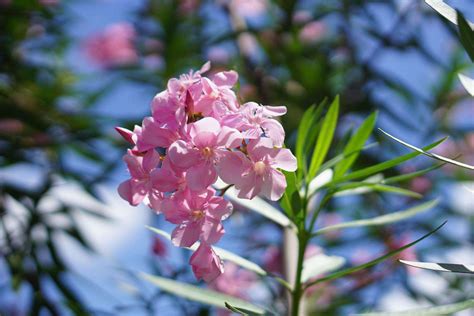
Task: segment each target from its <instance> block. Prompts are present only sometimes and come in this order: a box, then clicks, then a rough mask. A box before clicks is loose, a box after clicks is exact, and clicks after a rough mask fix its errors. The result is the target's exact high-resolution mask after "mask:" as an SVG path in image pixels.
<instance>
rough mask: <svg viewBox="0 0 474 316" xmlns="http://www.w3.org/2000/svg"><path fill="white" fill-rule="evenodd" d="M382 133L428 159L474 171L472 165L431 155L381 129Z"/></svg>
mask: <svg viewBox="0 0 474 316" xmlns="http://www.w3.org/2000/svg"><path fill="white" fill-rule="evenodd" d="M380 131H381V132H382V133H384V134H385V135H387V136H388V137H390V138H392V139H394V140H396V141H397V142H399V143H400V144H402V145H404V146H406V147H408V148H410V149H413V150H415V151H417V152H419V153H421V154H423V155H425V156H428V157H431V158H433V159H437V160H441V161H443V162H447V163H450V164H452V165H456V166H459V167H462V168H466V169H470V170H474V166H471V165H468V164H465V163H462V162H459V161H456V160H452V159H449V158H446V157H443V156H440V155H437V154H433V153H430V152H427V151H424V150H423V149H421V148H418V147H416V146H413V145H410V144H408V143H406V142H404V141H402V140H401V139H398V138H396V137H395V136H392V135H390V134H389V133H387V132H385V131H384V130H382V129H380Z"/></svg>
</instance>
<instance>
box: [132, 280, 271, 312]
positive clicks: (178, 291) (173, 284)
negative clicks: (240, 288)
mask: <svg viewBox="0 0 474 316" xmlns="http://www.w3.org/2000/svg"><path fill="white" fill-rule="evenodd" d="M140 276H141V277H142V278H143V279H145V280H147V281H149V282H151V283H153V284H154V285H156V286H158V287H159V288H160V289H161V290H162V291H165V292H168V293H171V294H174V295H177V296H180V297H183V298H185V299H188V300H191V301H195V302H200V303H203V304H207V305H212V306H217V307H221V308H226V306H225V303H226V302H228V303H229V304H231V305H232V306H235V307H236V308H242V309H245V310H248V311H251V312H252V313H255V314H257V315H263V314H265V310H264V309H263V308H261V307H258V306H256V305H254V304H251V303H249V302H246V301H244V300H242V299H239V298H236V297H232V296H229V295H225V294H222V293H219V292H216V291H212V290H209V289H205V288H202V287H198V286H194V285H191V284H187V283H182V282H178V281H173V280H170V279H166V278H162V277H158V276H153V275H149V274H146V273H140Z"/></svg>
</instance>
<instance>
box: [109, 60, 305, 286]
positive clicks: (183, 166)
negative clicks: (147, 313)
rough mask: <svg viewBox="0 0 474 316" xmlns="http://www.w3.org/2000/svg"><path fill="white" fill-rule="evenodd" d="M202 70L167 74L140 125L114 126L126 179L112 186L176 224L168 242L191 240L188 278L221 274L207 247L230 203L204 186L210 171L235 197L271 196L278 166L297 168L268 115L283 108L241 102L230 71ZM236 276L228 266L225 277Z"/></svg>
mask: <svg viewBox="0 0 474 316" xmlns="http://www.w3.org/2000/svg"><path fill="white" fill-rule="evenodd" d="M209 68H210V64H209V63H206V64H204V65H203V66H202V67H201V69H200V70H198V71H195V72H193V71H190V72H189V73H188V74H184V75H181V76H180V77H179V78H173V79H170V80H169V81H168V84H167V88H166V90H164V91H162V92H160V93H158V94H157V95H156V96H155V97H154V98H153V101H152V104H151V116H150V117H145V118H144V119H143V122H142V125H141V126H135V128H134V130H133V131H130V130H128V129H125V128H121V127H117V128H116V130H117V132H118V133H119V134H120V135H121V136H122V137H123V138H124V139H125V140H126V141H127V142H128V143H130V144H131V145H132V146H133V147H132V149H129V150H128V152H127V154H126V155H125V156H124V161H125V162H126V164H127V166H128V169H129V171H130V179H129V180H127V181H124V182H123V183H121V184H120V185H119V188H118V191H119V194H120V196H121V197H122V198H123V199H125V200H127V201H128V202H129V203H130V204H132V205H138V204H139V203H141V202H144V203H145V204H147V205H148V206H149V207H150V208H152V209H153V210H155V211H156V212H157V213H160V212H163V213H164V216H165V219H166V220H167V221H169V222H171V223H173V224H176V227H175V229H174V230H173V232H172V236H171V237H172V241H173V243H174V244H175V245H177V246H180V247H190V246H192V245H194V244H195V243H196V242H198V241H199V242H200V243H201V244H200V246H199V248H198V249H197V250H196V252H195V253H194V254H193V256H192V257H191V262H190V263H191V266H192V269H193V271H194V273H195V275H196V277H197V278H198V279H204V280H205V281H206V282H210V281H212V280H214V279H215V278H216V277H218V276H219V275H220V274H222V272H223V269H224V268H223V266H222V263H221V261H220V259H219V258H218V257H217V255H216V254H215V252H214V251H213V250H212V248H211V246H210V245H212V244H214V243H217V242H218V241H219V240H220V239H221V237H222V235H223V234H224V227H223V225H222V221H223V220H225V219H226V218H227V217H228V216H229V215H230V213H231V212H232V204H231V203H230V202H228V201H226V200H225V199H224V198H223V197H221V196H218V195H216V191H215V190H214V189H212V187H211V186H212V184H214V183H215V182H216V180H217V178H218V176H220V177H221V179H222V180H224V181H225V182H227V183H228V184H233V185H235V188H236V190H237V192H238V195H239V197H242V198H248V199H252V198H253V197H255V196H256V195H258V194H260V193H261V194H262V195H263V196H265V197H267V198H269V199H271V200H278V199H279V198H280V197H281V196H282V194H283V192H284V191H285V188H286V180H285V176H284V175H283V174H282V173H281V171H280V170H279V169H283V170H287V171H295V170H296V166H297V164H296V158H295V157H294V156H293V154H292V153H291V151H290V150H288V149H285V148H281V147H282V146H283V142H284V138H285V132H284V130H283V127H282V126H281V124H280V123H279V122H278V121H277V120H275V119H274V118H275V117H277V116H281V115H283V114H285V113H286V107H284V106H261V105H258V104H257V103H254V102H249V103H246V104H243V105H241V104H240V103H239V101H238V99H237V96H236V95H235V92H234V91H233V90H232V87H233V86H234V85H235V84H236V82H237V80H238V74H237V72H235V71H221V72H217V73H215V74H214V75H212V76H207V77H205V76H204V73H206V72H207V71H208V70H209ZM157 150H158V152H160V153H161V155H160V154H158V152H157ZM158 246H159V245H158ZM158 246H156V247H158ZM159 250H160V249H157V250H156V251H159ZM236 274H238V273H236V272H235V271H234V270H233V268H230V271H229V278H233V277H234V276H235V275H236ZM219 282H224V283H225V282H226V281H219ZM219 282H218V283H216V285H215V286H218V287H219V286H220V285H218V284H220V283H219ZM235 295H237V294H235Z"/></svg>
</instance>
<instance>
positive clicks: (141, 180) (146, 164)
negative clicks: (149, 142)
mask: <svg viewBox="0 0 474 316" xmlns="http://www.w3.org/2000/svg"><path fill="white" fill-rule="evenodd" d="M123 160H124V161H125V163H126V164H127V166H128V170H129V172H130V176H131V178H130V179H129V180H127V181H124V182H122V183H121V184H120V185H119V187H118V192H119V194H120V196H121V197H122V198H123V199H124V200H126V201H128V203H130V204H131V205H134V206H135V205H138V204H140V203H141V202H142V201H143V200H144V199H145V198H148V199H147V202H149V203H152V201H151V200H154V199H160V198H161V196H160V195H159V194H151V192H152V191H153V187H152V183H151V178H150V173H151V171H152V170H153V169H155V168H156V167H157V166H158V164H159V163H160V155H159V154H158V153H157V152H156V151H154V150H150V151H147V152H146V153H144V154H142V155H137V154H135V153H134V152H133V151H132V150H130V149H129V150H128V152H127V154H126V155H125V156H123Z"/></svg>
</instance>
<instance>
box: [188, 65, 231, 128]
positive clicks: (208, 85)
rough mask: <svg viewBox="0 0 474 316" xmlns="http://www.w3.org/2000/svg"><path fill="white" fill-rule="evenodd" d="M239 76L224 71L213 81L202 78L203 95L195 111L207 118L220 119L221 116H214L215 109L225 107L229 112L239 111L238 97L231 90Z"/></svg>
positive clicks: (213, 78)
mask: <svg viewBox="0 0 474 316" xmlns="http://www.w3.org/2000/svg"><path fill="white" fill-rule="evenodd" d="M238 78H239V76H238V74H237V73H236V72H235V71H223V72H219V73H217V74H215V75H214V76H213V77H212V80H210V79H209V78H202V79H201V84H202V92H203V95H202V96H201V97H200V98H199V99H198V100H196V102H195V108H194V111H195V112H197V113H202V114H203V115H205V116H213V117H215V118H216V119H219V116H214V115H212V113H213V111H216V110H214V108H215V107H218V108H221V107H224V108H225V109H228V110H229V111H234V112H235V111H237V110H238V108H239V104H238V102H237V97H236V95H235V93H234V91H232V90H231V89H230V88H231V87H232V86H233V85H234V84H235V83H236V82H237V80H238Z"/></svg>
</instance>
